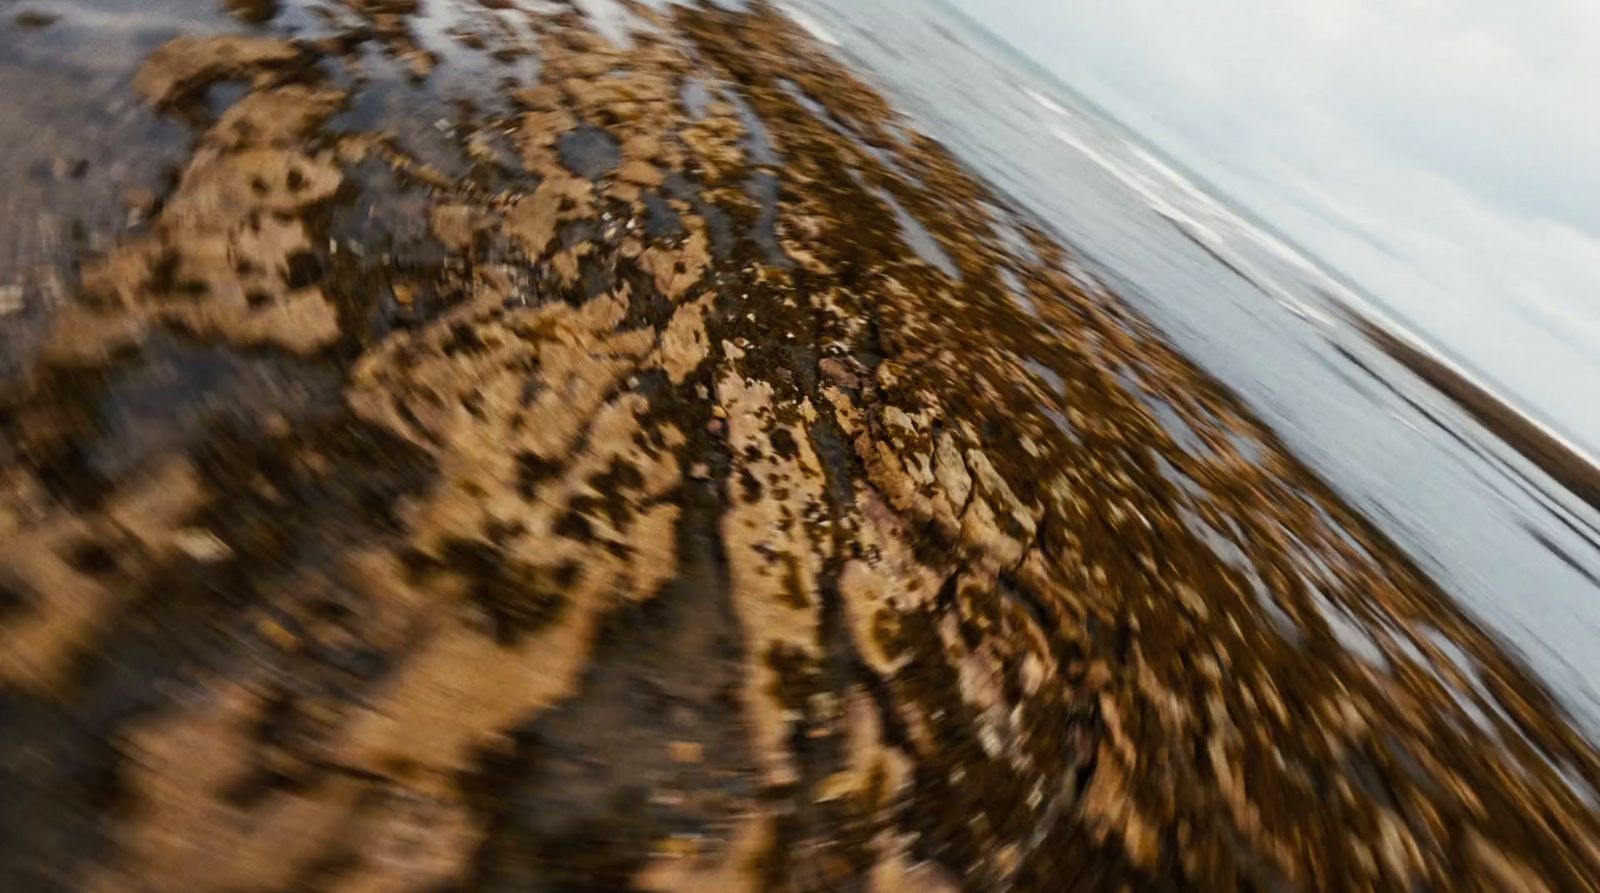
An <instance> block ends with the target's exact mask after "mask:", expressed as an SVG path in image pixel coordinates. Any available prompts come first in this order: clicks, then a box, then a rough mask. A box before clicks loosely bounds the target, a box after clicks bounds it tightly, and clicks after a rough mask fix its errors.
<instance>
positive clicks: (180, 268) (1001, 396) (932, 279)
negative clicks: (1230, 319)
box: [0, 0, 1600, 893]
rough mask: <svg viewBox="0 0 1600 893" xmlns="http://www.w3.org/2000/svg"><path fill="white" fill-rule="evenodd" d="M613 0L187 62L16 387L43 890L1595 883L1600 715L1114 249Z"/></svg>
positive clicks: (4, 877)
mask: <svg viewBox="0 0 1600 893" xmlns="http://www.w3.org/2000/svg"><path fill="white" fill-rule="evenodd" d="M591 5H592V4H582V5H581V7H569V6H566V5H563V4H554V3H539V2H521V0H495V2H489V0H482V2H478V3H473V2H461V3H451V4H445V3H440V2H430V3H418V2H415V0H359V2H358V0H348V2H341V3H331V4H306V5H299V4H287V3H286V4H282V5H281V8H280V6H279V5H276V4H254V3H249V4H235V5H234V6H233V7H232V9H233V11H234V12H235V14H236V15H238V16H239V17H240V19H241V20H242V23H241V24H240V25H239V26H238V28H237V29H236V33H225V34H201V35H184V36H177V37H175V38H174V39H173V40H172V41H170V42H167V43H164V44H162V45H161V46H160V47H158V48H154V49H153V51H152V52H151V54H150V55H149V57H148V59H147V60H145V61H144V63H143V67H142V68H141V69H140V70H139V72H138V74H137V76H136V77H134V78H133V79H132V81H131V83H130V84H129V86H128V89H129V91H130V100H131V97H132V96H133V95H134V93H137V95H138V96H139V97H140V98H141V101H142V102H143V103H144V106H142V108H144V109H145V110H146V112H148V113H150V114H159V115H163V116H165V118H164V119H163V120H165V121H167V122H168V124H170V125H171V126H181V127H184V128H187V129H188V131H190V132H191V133H192V140H191V142H190V143H189V144H188V148H187V154H186V155H185V156H184V157H183V158H182V159H181V160H180V162H179V164H178V165H177V166H176V168H175V170H174V175H173V177H172V178H171V179H170V182H169V183H168V184H167V185H166V186H165V187H163V188H162V189H161V190H160V191H153V192H152V193H151V194H150V195H149V196H148V197H147V200H145V201H142V202H141V203H140V206H141V209H142V210H141V212H140V217H139V219H138V222H137V224H136V225H134V226H132V227H131V228H130V230H129V231H128V232H125V233H120V234H119V236H118V238H117V239H116V240H115V241H114V243H112V244H107V245H105V246H103V248H101V249H99V250H92V251H91V250H84V251H82V252H80V254H81V256H74V258H73V263H74V264H76V265H77V266H76V267H75V268H73V267H70V266H69V267H66V268H63V269H64V270H65V271H66V272H63V273H62V274H61V275H62V277H63V279H64V280H68V281H69V284H68V285H64V286H63V292H64V295H63V297H62V300H61V301H60V302H59V306H57V307H56V308H55V309H53V310H52V312H50V313H48V314H45V315H42V316H40V317H39V318H38V319H37V320H35V322H34V324H36V325H37V326H38V327H39V331H40V334H39V337H38V339H37V341H38V345H39V347H38V349H37V351H36V352H35V355H33V356H32V358H31V360H30V361H29V362H28V363H26V364H25V368H21V369H19V370H16V371H14V372H8V373H7V375H6V378H5V379H4V393H3V394H0V493H3V494H4V495H3V499H0V534H3V536H0V641H3V642H4V653H3V654H0V772H3V775H0V830H3V833H0V889H6V890H19V891H20V890H29V891H31V890H63V891H65V890H92V891H104V893H120V891H126V893H135V891H140V893H142V891H157V890H160V891H176V890H192V891H196V893H200V891H237V890H261V891H272V890H284V891H288V890H328V891H418V893H433V891H446V890H551V891H555V890H625V889H637V890H650V891H690V890H730V891H757V890H797V891H798V890H830V891H831V890H851V891H853V890H861V891H897V890H921V891H943V890H1040V891H1053V890H1062V889H1127V890H1146V889H1148V890H1164V889H1255V890H1280V889H1283V890H1345V889H1350V890H1359V889H1393V890H1416V889H1482V890H1504V889H1519V890H1567V889H1575V890H1576V889H1593V888H1594V886H1595V878H1596V877H1600V819H1597V813H1596V805H1595V796H1596V785H1597V783H1600V757H1597V754H1596V751H1595V750H1594V748H1593V747H1592V746H1591V745H1590V744H1589V743H1588V742H1587V741H1586V740H1585V739H1584V738H1583V737H1582V736H1580V735H1579V734H1578V733H1577V732H1576V731H1575V730H1574V729H1573V727H1572V726H1571V725H1570V724H1569V723H1568V721H1567V720H1566V718H1565V717H1564V715H1563V713H1562V712H1561V710H1560V709H1559V708H1558V707H1557V706H1556V705H1555V703H1554V702H1553V701H1552V699H1551V698H1550V697H1549V695H1548V694H1547V693H1546V692H1545V691H1544V690H1543V688H1542V687H1541V686H1540V685H1539V684H1538V683H1537V682H1536V681H1535V680H1533V679H1532V678H1531V677H1530V676H1529V674H1528V673H1527V672H1526V671H1525V669H1523V667H1522V666H1521V665H1520V663H1519V662H1518V661H1517V660H1516V658H1515V657H1514V656H1513V655H1510V654H1508V653H1507V652H1506V651H1505V650H1504V649H1502V648H1501V647H1499V645H1498V644H1497V643H1496V642H1495V641H1494V640H1493V639H1492V638H1491V637H1490V636H1488V635H1486V634H1485V633H1484V632H1483V631H1482V630H1480V629H1479V628H1478V627H1477V626H1475V625H1474V624H1473V623H1472V622H1471V621H1470V620H1469V619H1468V618H1466V617H1465V616H1464V615H1463V614H1461V613H1460V612H1459V611H1458V610H1456V609H1455V608H1454V607H1453V605H1452V603H1451V602H1450V601H1449V599H1448V598H1447V597H1446V596H1445V595H1444V594H1443V593H1442V592H1441V591H1439V590H1438V589H1437V588H1436V587H1435V586H1434V585H1433V584H1431V583H1430V582H1429V581H1428V580H1427V579H1426V578H1425V577H1424V576H1422V575H1421V574H1420V573H1419V571H1418V570H1417V569H1416V568H1414V567H1413V566H1412V565H1410V564H1409V563H1408V562H1407V561H1405V560H1404V559H1403V558H1402V556H1401V555H1400V554H1399V552H1398V550H1397V549H1395V548H1394V547H1393V546H1392V545H1391V544H1389V543H1387V542H1386V541H1384V540H1383V539H1382V538H1381V537H1380V536H1379V535H1378V534H1377V533H1376V532H1375V531H1374V530H1373V529H1372V528H1371V527H1369V526H1368V525H1366V524H1365V523H1364V522H1363V521H1362V520H1361V518H1360V517H1359V516H1358V515H1357V514H1355V513H1354V512H1353V511H1352V510H1351V509H1350V508H1349V507H1348V506H1345V505H1343V504H1342V503H1341V502H1340V501H1339V500H1338V499H1337V498H1336V497H1335V496H1334V494H1332V493H1331V492H1330V491H1329V490H1328V489H1327V488H1326V487H1325V486H1323V485H1322V484H1321V483H1320V482H1319V481H1318V480H1317V479H1316V478H1315V477H1314V476H1313V475H1311V474H1310V473H1309V472H1308V471H1307V470H1306V469H1305V468H1304V467H1303V466H1302V465H1300V464H1299V463H1297V462H1296V460H1295V459H1294V458H1293V457H1292V456H1291V455H1289V454H1288V453H1287V452H1286V451H1285V450H1284V449H1283V447H1282V446H1281V445H1280V444H1279V443H1278V442H1277V440H1276V439H1275V438H1274V437H1273V436H1272V434H1271V433H1270V432H1268V431H1266V430H1264V429H1263V428H1262V427H1261V426H1260V425H1259V424H1258V423H1256V422H1255V421H1254V420H1253V419H1252V418H1251V417H1250V416H1249V414H1248V413H1247V412H1246V411H1245V410H1244V409H1243V407H1242V406H1241V405H1240V404H1239V403H1238V402H1237V401H1236V400H1234V399H1233V398H1231V397H1230V396H1229V395H1228V394H1227V393H1225V392H1224V391H1222V390H1221V389H1220V388H1219V387H1218V386H1217V385H1216V384H1215V383H1214V382H1212V381H1211V380H1210V379H1208V378H1207V377H1206V376H1205V375H1204V374H1203V373H1201V372H1200V371H1199V370H1197V369H1196V368H1194V367H1193V366H1192V365H1190V364H1189V363H1187V362H1186V361H1185V360H1184V359H1183V358H1182V357H1180V356H1178V355H1177V354H1175V353H1174V352H1173V351H1172V350H1171V349H1170V348H1168V347H1167V346H1166V345H1165V344H1164V342H1163V341H1162V339H1161V338H1160V337H1159V335H1158V334H1157V333H1156V332H1154V331H1153V330H1152V329H1151V327H1150V326H1149V325H1148V324H1147V323H1145V322H1144V321H1143V320H1142V319H1140V318H1139V317H1138V316H1136V315H1135V314H1133V313H1132V312H1131V311H1129V310H1128V309H1127V308H1126V307H1125V306H1124V305H1123V304H1122V303H1120V302H1119V301H1118V299H1117V298H1116V296H1115V295H1114V294H1111V293H1110V292H1108V291H1107V290H1106V289H1104V288H1103V287H1099V286H1098V285H1096V284H1094V283H1085V281H1084V279H1083V277H1082V274H1081V273H1080V272H1079V271H1078V268H1077V267H1076V265H1075V264H1074V261H1073V259H1072V256H1071V253H1070V249H1069V248H1068V247H1067V246H1064V245H1063V244H1062V243H1061V242H1060V240H1059V239H1058V238H1056V237H1055V236H1054V235H1053V234H1051V233H1050V232H1047V231H1046V230H1045V229H1043V228H1041V227H1040V226H1039V225H1038V224H1037V223H1036V222H1035V221H1034V220H1032V219H1031V218H1030V217H1028V216H1027V215H1026V214H1024V213H1022V212H1021V211H1020V210H1018V209H1015V208H1012V207H1011V206H1010V205H1009V203H1008V202H1007V201H1006V200H1005V199H1004V198H1003V197H1002V196H999V195H996V194H994V193H993V192H992V191H991V190H990V189H989V188H987V187H986V186H985V184H984V183H983V182H981V181H979V180H978V179H976V178H975V177H974V176H973V175H972V174H971V173H969V172H968V171H966V170H965V169H963V168H962V167H961V165H960V164H958V163H957V162H956V161H955V159H954V158H952V157H951V156H950V155H949V154H948V153H947V152H945V151H944V150H943V149H942V148H941V147H940V146H939V145H938V144H936V143H934V142H933V141H931V140H928V139H926V138H924V137H922V136H920V135H918V134H917V133H916V132H915V131H914V129H912V128H911V127H910V126H909V124H908V123H907V122H905V121H904V120H902V119H900V118H899V117H898V116H897V114H896V113H895V112H894V110H893V109H892V108H891V107H890V106H889V105H888V104H887V103H886V101H885V100H884V99H883V97H881V96H880V95H879V94H878V93H876V92H875V91H874V90H873V89H872V88H871V87H870V86H869V85H867V84H866V83H865V82H864V81H862V80H860V79H859V78H858V77H857V76H856V75H854V74H853V73H852V72H851V71H850V70H848V69H847V68H846V67H844V66H843V65H842V64H841V63H840V62H839V60H837V59H836V58H834V57H832V56H830V55H828V54H827V53H826V52H824V51H823V50H822V49H821V48H820V47H818V46H816V45H815V44H814V43H813V42H812V41H811V40H810V39H809V38H808V37H807V35H806V34H805V32H803V31H802V30H800V29H799V28H797V27H796V26H795V25H794V24H792V23H791V22H790V21H788V20H787V19H785V18H784V17H783V16H782V15H781V14H780V13H779V12H778V11H777V10H775V9H774V8H772V7H769V6H765V5H761V4H754V5H752V6H751V8H750V9H747V10H727V9H723V8H720V7H717V6H701V7H672V8H669V9H665V10H656V9H653V8H651V7H646V6H642V5H637V4H632V3H626V2H624V3H620V4H616V5H611V4H607V6H606V8H607V9H608V10H609V14H608V15H607V16H605V17H602V18H600V19H591V18H589V17H587V16H586V15H585V13H584V9H585V8H588V7H590V6H591ZM602 25H603V26H604V27H603V28H602ZM31 27H42V26H40V25H38V24H34V25H32V26H31ZM618 29H621V30H620V32H619V31H618ZM65 173H66V175H67V176H69V177H70V176H71V173H72V171H71V169H70V165H69V166H68V168H66V169H65ZM1019 236H1020V240H1019ZM74 269H75V272H74ZM156 406H166V407H171V409H170V412H169V415H168V416H163V415H162V414H161V413H159V412H154V411H153V410H152V409H151V408H150V407H156ZM138 419H147V421H145V422H143V423H135V422H136V421H137V420H138ZM130 420H134V421H130ZM108 457H111V458H108Z"/></svg>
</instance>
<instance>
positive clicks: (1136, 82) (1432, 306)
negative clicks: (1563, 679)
mask: <svg viewBox="0 0 1600 893" xmlns="http://www.w3.org/2000/svg"><path fill="white" fill-rule="evenodd" d="M960 4H961V5H962V6H963V7H964V8H966V9H967V10H968V11H969V12H971V13H972V14H974V15H975V16H976V17H977V18H979V19H980V20H982V21H985V22H986V23H988V24H989V26H990V27H992V28H994V29H995V30H996V31H997V32H999V33H1000V34H1001V35H1002V36H1004V37H1006V38H1007V39H1008V40H1010V41H1011V42H1013V43H1014V44H1016V45H1017V46H1018V47H1019V48H1020V49H1022V50H1024V51H1025V52H1028V53H1029V54H1030V55H1032V56H1033V57H1034V58H1036V59H1037V60H1039V61H1040V62H1041V63H1042V64H1044V65H1045V66H1047V67H1049V68H1052V69H1053V70H1055V71H1056V72H1057V73H1058V74H1060V75H1061V76H1062V78H1063V80H1065V81H1066V82H1067V83H1069V84H1071V85H1073V86H1074V87H1075V88H1077V89H1080V90H1082V91H1083V92H1084V93H1085V94H1087V95H1089V96H1090V97H1091V98H1093V99H1095V100H1096V101H1098V102H1100V103H1102V104H1104V105H1105V106H1106V107H1107V108H1109V109H1111V110H1112V111H1113V112H1114V113H1115V114H1117V115H1118V116H1120V117H1123V118H1124V119H1125V120H1127V121H1128V122H1129V123H1130V124H1131V125H1132V126H1134V127H1135V129H1138V130H1140V131H1142V132H1144V133H1146V134H1147V135H1149V136H1150V137H1151V138H1152V139H1154V140H1155V141H1156V142H1157V143H1159V144H1160V145H1162V146H1163V147H1164V148H1166V149H1168V150H1169V151H1171V152H1173V154H1174V155H1176V156H1177V157H1178V158H1180V159H1181V160H1182V161H1183V162H1184V163H1186V164H1188V165H1190V166H1191V167H1193V168H1195V169H1196V170H1197V171H1199V172H1200V173H1201V174H1202V175H1204V176H1205V177H1206V178H1207V179H1210V180H1211V181H1212V182H1215V183H1217V184H1218V185H1219V186H1220V187H1221V188H1222V189H1223V190H1224V191H1225V192H1227V193H1229V194H1230V195H1232V196H1234V197H1235V198H1236V199H1238V200H1240V201H1242V202H1243V203H1244V204H1246V205H1247V206H1249V207H1250V208H1252V209H1253V210H1255V211H1257V212H1258V213H1261V214H1262V215H1263V216H1264V217H1266V218H1267V219H1269V220H1271V221H1272V222H1273V223H1274V224H1275V225H1277V226H1279V227H1281V228H1282V229H1284V230H1285V231H1286V232H1288V233H1289V234H1290V235H1291V236H1293V237H1294V238H1295V239H1296V240H1297V241H1300V242H1302V243H1303V244H1306V245H1307V246H1308V247H1309V248H1311V250H1312V251H1314V252H1315V253H1317V254H1319V255H1320V256H1322V257H1323V258H1325V259H1326V260H1328V261H1329V262H1330V263H1331V264H1332V265H1333V266H1334V267H1336V268H1338V269H1339V270H1341V271H1342V272H1345V273H1347V274H1349V275H1351V276H1352V277H1354V278H1355V279H1356V280H1357V281H1359V282H1361V283H1362V284H1363V285H1365V286H1367V287H1368V288H1369V289H1370V290H1372V291H1373V292H1375V293H1376V294H1377V295H1378V296H1379V297H1380V298H1382V299H1383V300H1385V301H1386V302H1388V303H1390V304H1392V305H1394V306H1396V307H1398V308H1400V309H1401V311H1402V312H1403V313H1405V314H1406V315H1407V316H1409V317H1410V318H1411V319H1412V320H1414V321H1415V322H1416V323H1417V324H1418V325H1419V326H1421V327H1423V328H1424V329H1425V330H1426V331H1427V332H1428V334H1429V335H1430V336H1431V337H1433V338H1435V339H1436V340H1438V341H1439V342H1440V343H1442V344H1444V345H1446V346H1447V347H1448V348H1449V349H1450V350H1452V352H1454V353H1457V354H1458V355H1461V356H1463V357H1464V358H1466V359H1468V360H1469V361H1470V362H1471V363H1472V364H1473V365H1475V366H1477V367H1478V368H1479V369H1481V370H1483V371H1484V372H1485V373H1487V374H1488V375H1489V376H1490V377H1491V378H1492V379H1494V380H1495V381H1496V382H1498V383H1500V384H1501V385H1502V386H1504V387H1506V388H1509V389H1510V390H1512V391H1513V392H1515V393H1516V394H1517V395H1518V396H1519V397H1521V398H1522V399H1523V400H1524V401H1526V402H1528V403H1530V404H1531V405H1533V406H1534V407H1536V408H1537V409H1539V410H1540V411H1541V412H1542V413H1543V414H1545V415H1546V416H1549V417H1551V418H1553V419H1555V420H1556V421H1557V422H1558V423H1559V424H1560V425H1561V426H1562V427H1564V428H1566V429H1568V430H1569V431H1570V432H1571V433H1572V434H1574V435H1576V436H1577V437H1579V438H1580V439H1582V440H1584V441H1585V442H1587V443H1589V444H1591V445H1600V411H1597V410H1596V409H1595V407H1600V163H1597V160H1600V115H1595V114H1594V113H1593V112H1592V109H1593V107H1594V101H1595V98H1594V93H1595V92H1596V90H1597V89H1600V4H1594V3H1591V2H1581V0H1523V2H1519V3H1504V2H1499V0H1452V2H1445V0H1316V2H1311V3H1288V4H1286V3H1281V2H1277V0H1213V2H1210V3H1206V4H1179V3H1174V2H1171V0H1076V2H1073V3H1059V2H1056V0H960Z"/></svg>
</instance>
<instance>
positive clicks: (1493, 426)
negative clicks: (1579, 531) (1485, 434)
mask: <svg viewBox="0 0 1600 893" xmlns="http://www.w3.org/2000/svg"><path fill="white" fill-rule="evenodd" d="M1349 318H1350V320H1351V321H1352V322H1353V323H1354V324H1355V326H1356V327H1357V328H1358V329H1359V330H1360V331H1361V332H1362V333H1363V334H1364V335H1366V336H1367V337H1368V338H1369V339H1371V340H1372V342H1373V343H1374V344H1376V345H1377V346H1378V347H1379V348H1380V349H1381V350H1382V351H1383V352H1384V353H1386V354H1388V355H1389V356H1390V357H1391V358H1393V359H1394V360H1395V361H1396V362H1398V363H1400V364H1401V365H1403V366H1405V367H1406V368H1407V369H1410V370H1411V371H1412V372H1414V373H1416V374H1417V375H1418V376H1419V377H1420V378H1422V380H1423V381H1426V382H1427V383H1428V384H1430V385H1432V386H1433V387H1434V389H1436V390H1438V391H1439V392H1440V393H1442V394H1444V395H1445V396H1446V397H1449V398H1450V399H1451V400H1453V401H1455V403H1456V404H1457V405H1459V406H1460V407H1461V408H1462V409H1465V410H1466V411H1467V412H1469V413H1471V414H1472V416H1473V418H1475V419H1477V420H1478V421H1479V422H1480V423H1482V424H1483V426H1484V427H1485V428H1488V429H1489V430H1490V431H1492V432H1493V433H1494V434H1495V435H1496V436H1498V437H1499V438H1500V439H1502V440H1504V441H1505V442H1506V443H1507V444H1509V445H1510V446H1511V448H1512V449H1514V450H1516V451H1517V452H1518V453H1521V454H1522V455H1523V456H1524V457H1525V458H1527V460H1528V461H1529V462H1532V463H1533V464H1534V465H1537V466H1538V467H1539V468H1540V469H1542V470H1543V471H1544V473H1545V474H1548V475H1549V476H1550V477H1551V478H1553V479H1554V480H1555V481H1556V483H1558V484H1560V485H1561V486H1563V487H1565V488H1566V489H1567V490H1568V491H1570V492H1571V493H1572V494H1573V495H1574V496H1576V497H1578V498H1579V499H1581V500H1583V501H1584V502H1586V503H1588V504H1589V505H1590V506H1593V507H1594V508H1596V509H1600V465H1596V464H1595V462H1594V461H1593V460H1592V459H1590V458H1589V457H1588V456H1585V455H1583V454H1582V453H1581V452H1580V451H1579V450H1578V449H1576V448H1575V447H1573V446H1571V445H1569V444H1568V443H1566V442H1565V441H1563V440H1562V439H1561V437H1559V436H1558V435H1556V434H1554V433H1553V432H1551V431H1549V430H1547V429H1546V428H1545V427H1544V426H1543V425H1540V424H1539V423H1538V422H1537V421H1535V420H1533V419H1531V418H1529V417H1528V416H1527V415H1526V414H1524V413H1523V412H1521V411H1519V410H1518V409H1517V408H1516V407H1514V406H1513V405H1511V404H1510V403H1509V402H1507V401H1506V400H1504V399H1502V398H1501V397H1499V396H1497V395H1495V394H1494V393H1493V392H1491V391H1489V390H1488V389H1487V388H1484V387H1483V386H1482V385H1480V384H1478V383H1477V382H1474V381H1473V380H1472V379H1471V378H1469V377H1468V376H1467V375H1466V374H1464V373H1463V372H1461V370H1459V369H1457V368H1455V367H1454V366H1453V365H1451V364H1450V363H1449V362H1448V361H1446V360H1444V359H1443V358H1441V357H1438V356H1435V355H1433V354H1431V353H1429V352H1428V351H1427V350H1425V349H1424V348H1422V347H1419V346H1417V345H1415V344H1413V343H1411V342H1410V341H1409V340H1407V339H1406V338H1404V337H1402V336H1400V335H1397V334H1395V333H1394V332H1391V331H1389V330H1388V329H1385V328H1383V327H1382V326H1381V325H1379V324H1378V323H1376V322H1374V321H1372V320H1371V319H1369V318H1367V317H1364V316H1361V315H1359V314H1357V313H1354V312H1349Z"/></svg>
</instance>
